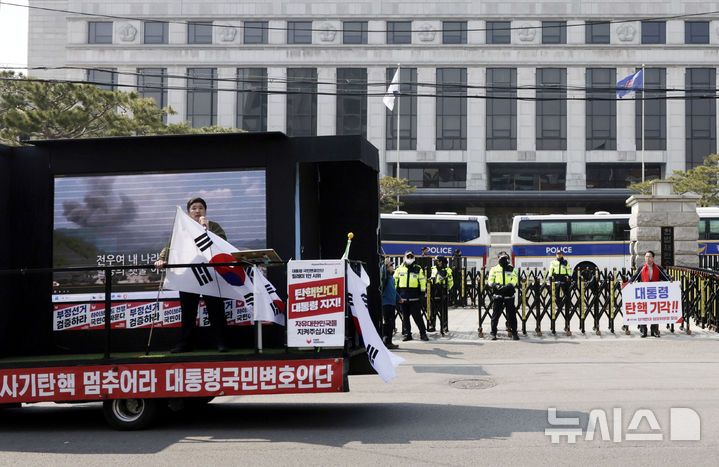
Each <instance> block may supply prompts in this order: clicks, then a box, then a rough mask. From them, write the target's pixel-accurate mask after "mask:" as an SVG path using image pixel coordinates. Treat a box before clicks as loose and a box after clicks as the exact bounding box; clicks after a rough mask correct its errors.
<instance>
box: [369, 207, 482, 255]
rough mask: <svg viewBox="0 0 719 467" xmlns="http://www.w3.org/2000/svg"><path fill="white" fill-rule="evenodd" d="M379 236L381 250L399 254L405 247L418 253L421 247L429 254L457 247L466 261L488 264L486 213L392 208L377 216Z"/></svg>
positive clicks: (405, 249)
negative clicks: (431, 212) (424, 212)
mask: <svg viewBox="0 0 719 467" xmlns="http://www.w3.org/2000/svg"><path fill="white" fill-rule="evenodd" d="M380 239H381V241H382V250H383V254H385V255H387V256H402V255H403V254H404V253H405V252H406V251H408V250H409V251H412V252H413V253H414V254H415V255H420V254H421V250H422V247H424V246H426V247H428V248H429V254H430V255H431V256H448V257H449V256H452V254H453V253H454V250H457V249H458V250H460V251H461V252H462V256H463V257H465V258H468V260H467V262H468V265H469V266H470V267H471V266H478V267H482V266H485V265H486V264H487V253H488V251H489V230H488V219H487V217H486V216H464V215H457V214H455V213H448V212H444V213H443V212H438V213H435V214H407V213H406V212H405V211H394V212H393V213H392V214H382V215H381V216H380Z"/></svg>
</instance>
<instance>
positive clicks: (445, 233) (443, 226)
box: [429, 220, 459, 242]
mask: <svg viewBox="0 0 719 467" xmlns="http://www.w3.org/2000/svg"><path fill="white" fill-rule="evenodd" d="M430 229H431V234H430V235H429V238H431V239H432V240H433V241H435V242H456V241H457V237H458V235H459V225H458V223H457V221H445V220H436V221H431V222H430Z"/></svg>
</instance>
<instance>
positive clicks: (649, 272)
mask: <svg viewBox="0 0 719 467" xmlns="http://www.w3.org/2000/svg"><path fill="white" fill-rule="evenodd" d="M670 280H671V279H670V278H669V276H667V274H666V273H665V272H664V270H663V269H662V268H660V267H659V266H658V265H657V264H656V263H655V262H654V252H653V251H652V250H648V251H647V253H646V254H645V255H644V265H643V266H642V267H641V268H639V271H637V273H636V274H635V275H634V277H632V278H631V279H630V280H629V282H636V281H639V282H660V281H670ZM639 330H640V331H641V332H642V337H647V325H646V324H640V325H639ZM652 336H653V337H659V325H658V324H652Z"/></svg>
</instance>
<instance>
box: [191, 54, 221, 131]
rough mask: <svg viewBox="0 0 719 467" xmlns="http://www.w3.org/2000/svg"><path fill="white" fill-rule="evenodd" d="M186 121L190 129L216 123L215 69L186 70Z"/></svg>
mask: <svg viewBox="0 0 719 467" xmlns="http://www.w3.org/2000/svg"><path fill="white" fill-rule="evenodd" d="M187 120H188V121H189V122H190V126H191V127H192V128H201V127H203V126H211V125H215V124H216V122H217V69H216V68H188V69H187Z"/></svg>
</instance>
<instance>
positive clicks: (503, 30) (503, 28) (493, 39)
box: [486, 21, 512, 44]
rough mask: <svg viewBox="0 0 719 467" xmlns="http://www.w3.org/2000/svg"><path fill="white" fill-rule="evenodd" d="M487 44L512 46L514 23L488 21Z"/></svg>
mask: <svg viewBox="0 0 719 467" xmlns="http://www.w3.org/2000/svg"><path fill="white" fill-rule="evenodd" d="M486 29H487V31H486V32H487V44H511V43H512V23H511V22H510V21H487V28H486Z"/></svg>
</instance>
